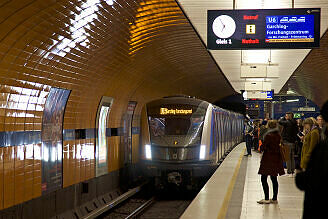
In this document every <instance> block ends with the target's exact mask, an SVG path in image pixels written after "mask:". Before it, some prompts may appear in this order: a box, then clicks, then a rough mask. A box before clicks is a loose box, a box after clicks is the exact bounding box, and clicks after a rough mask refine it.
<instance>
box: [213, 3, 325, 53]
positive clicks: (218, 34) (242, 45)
mask: <svg viewBox="0 0 328 219" xmlns="http://www.w3.org/2000/svg"><path fill="white" fill-rule="evenodd" d="M207 18H208V19H207V47H208V49H216V50H219V49H257V48H258V49H266V48H279V49H297V48H315V47H319V45H320V44H319V43H320V8H306V9H305V8H298V9H259V10H209V11H208V12H207Z"/></svg>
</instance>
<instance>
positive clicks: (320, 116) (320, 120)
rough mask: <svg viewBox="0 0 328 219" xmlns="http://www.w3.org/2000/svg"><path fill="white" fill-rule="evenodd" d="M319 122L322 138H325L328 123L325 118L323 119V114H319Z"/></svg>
mask: <svg viewBox="0 0 328 219" xmlns="http://www.w3.org/2000/svg"><path fill="white" fill-rule="evenodd" d="M317 123H318V128H319V134H320V140H325V138H326V134H325V132H326V128H327V126H326V124H325V120H324V119H323V117H322V115H319V116H318V117H317Z"/></svg>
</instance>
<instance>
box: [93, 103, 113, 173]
mask: <svg viewBox="0 0 328 219" xmlns="http://www.w3.org/2000/svg"><path fill="white" fill-rule="evenodd" d="M112 104H113V98H111V97H102V99H101V101H100V104H99V107H98V112H97V118H96V128H97V130H96V176H97V177H98V176H101V175H105V174H107V173H108V143H107V135H106V130H107V121H108V115H109V112H110V109H111V106H112Z"/></svg>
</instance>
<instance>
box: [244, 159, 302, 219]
mask: <svg viewBox="0 0 328 219" xmlns="http://www.w3.org/2000/svg"><path fill="white" fill-rule="evenodd" d="M246 159H248V161H247V170H246V180H245V186H244V193H243V204H242V211H241V216H240V218H242V219H244V218H249V219H251V218H252V219H254V218H256V219H261V218H263V219H264V218H265V219H270V218H272V219H278V218H283V219H285V218H286V219H294V218H298V219H299V218H302V212H303V192H302V191H300V190H298V189H297V188H296V185H295V178H294V177H289V176H286V175H284V176H279V177H278V182H279V192H278V204H265V205H260V204H258V203H257V202H256V201H258V200H261V199H263V198H264V194H263V190H262V187H261V179H260V175H258V174H257V172H258V169H259V165H260V160H261V154H258V153H253V156H252V157H246ZM268 184H269V188H270V198H272V183H271V180H270V178H269V177H268Z"/></svg>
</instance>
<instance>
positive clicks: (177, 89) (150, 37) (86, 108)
mask: <svg viewBox="0 0 328 219" xmlns="http://www.w3.org/2000/svg"><path fill="white" fill-rule="evenodd" d="M0 28H1V32H0V69H1V71H0V98H1V102H0V131H20V130H40V129H41V121H42V113H43V106H44V103H45V98H46V97H47V94H48V92H49V89H50V88H51V87H59V88H65V89H69V90H72V92H71V95H70V98H69V101H68V104H67V108H66V111H65V120H64V121H65V124H64V128H65V129H71V128H87V127H94V125H95V124H94V119H95V114H96V111H97V107H98V103H99V101H100V98H101V97H102V96H103V95H106V96H110V97H113V98H114V99H115V100H114V105H113V109H112V112H111V114H112V115H113V116H112V117H111V119H110V120H111V123H110V124H111V125H112V126H118V125H119V124H120V122H121V115H122V113H123V112H125V110H126V105H127V103H128V101H129V100H134V101H138V103H139V106H142V105H143V103H145V102H147V101H150V100H152V99H154V98H159V97H162V96H167V95H172V94H177V93H181V94H186V95H192V96H197V97H199V98H201V99H205V100H208V101H215V100H217V99H220V98H222V97H225V96H228V95H231V94H233V93H234V91H233V88H232V87H231V85H230V84H229V82H228V81H227V80H226V78H225V76H224V75H223V74H222V72H221V70H220V69H219V67H218V66H217V64H216V63H215V61H214V60H213V58H212V57H211V55H210V54H209V53H208V51H207V50H206V48H205V46H204V45H203V43H202V42H201V40H200V39H199V37H198V35H197V34H196V33H195V31H194V29H193V27H192V26H191V25H190V23H189V22H188V20H187V19H186V17H185V16H184V14H183V13H182V11H181V10H180V8H179V7H178V5H177V3H176V2H175V1H174V0H149V1H147V0H145V1H133V0H128V1H125V0H118V1H115V0H60V1H55V0H49V1H37V0H7V1H2V2H1V3H0ZM138 110H140V107H139V108H138Z"/></svg>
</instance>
